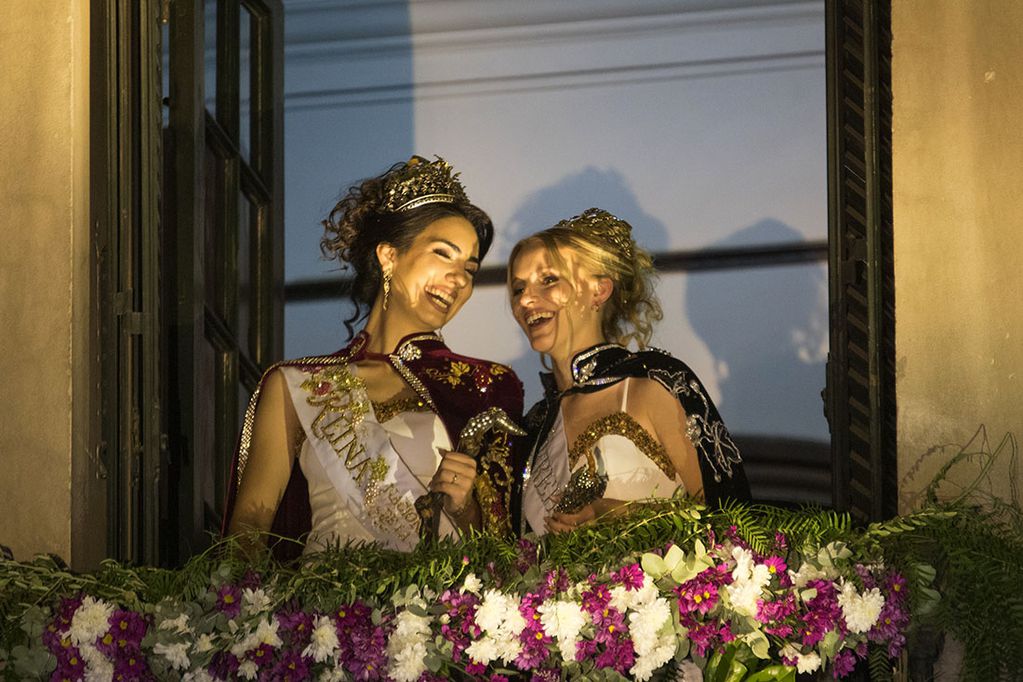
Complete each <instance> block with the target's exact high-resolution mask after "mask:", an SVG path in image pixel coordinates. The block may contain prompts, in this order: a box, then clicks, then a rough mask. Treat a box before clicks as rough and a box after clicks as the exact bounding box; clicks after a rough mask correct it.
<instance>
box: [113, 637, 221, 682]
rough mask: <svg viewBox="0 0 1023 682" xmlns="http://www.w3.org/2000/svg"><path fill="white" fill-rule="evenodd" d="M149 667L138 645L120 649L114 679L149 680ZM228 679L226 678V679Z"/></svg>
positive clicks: (115, 662) (115, 661) (115, 663)
mask: <svg viewBox="0 0 1023 682" xmlns="http://www.w3.org/2000/svg"><path fill="white" fill-rule="evenodd" d="M149 678H150V674H149V665H148V664H147V663H146V655H145V654H144V653H142V650H141V649H140V648H138V646H136V645H129V646H127V647H125V648H124V649H119V650H118V652H117V656H116V657H115V658H114V679H115V680H143V679H149ZM225 679H226V678H225Z"/></svg>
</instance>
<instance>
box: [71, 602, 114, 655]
mask: <svg viewBox="0 0 1023 682" xmlns="http://www.w3.org/2000/svg"><path fill="white" fill-rule="evenodd" d="M113 614H114V607H113V606H112V605H111V604H107V603H106V602H105V601H103V600H97V599H93V598H92V597H85V598H84V599H83V600H82V603H81V605H80V606H79V607H78V609H77V610H76V611H75V615H73V616H72V617H71V627H70V629H68V639H70V640H71V643H72V644H74V645H75V646H82V645H83V644H89V645H92V644H95V643H96V640H97V639H99V638H100V637H102V636H103V635H104V634H106V632H107V630H109V629H110V616H112V615H113Z"/></svg>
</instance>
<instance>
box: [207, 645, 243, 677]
mask: <svg viewBox="0 0 1023 682" xmlns="http://www.w3.org/2000/svg"><path fill="white" fill-rule="evenodd" d="M239 665H240V662H239V661H238V657H237V656H235V655H234V654H232V653H230V652H228V651H218V652H217V653H215V654H213V660H212V661H211V662H210V665H209V667H208V668H207V669H206V672H208V673H209V674H210V676H211V677H213V678H214V679H217V680H233V679H234V678H235V673H237V672H238V666H239Z"/></svg>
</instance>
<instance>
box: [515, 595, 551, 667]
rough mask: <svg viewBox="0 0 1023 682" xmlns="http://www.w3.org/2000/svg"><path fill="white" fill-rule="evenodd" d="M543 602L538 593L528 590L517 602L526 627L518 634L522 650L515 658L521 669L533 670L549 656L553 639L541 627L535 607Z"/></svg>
mask: <svg viewBox="0 0 1023 682" xmlns="http://www.w3.org/2000/svg"><path fill="white" fill-rule="evenodd" d="M542 603H543V598H542V597H541V596H540V594H539V593H536V592H528V593H526V594H525V595H524V596H523V597H522V601H521V602H519V613H520V614H522V618H523V619H525V621H526V627H524V628H522V632H521V633H520V634H519V641H520V642H521V643H522V651H520V652H519V655H518V656H517V657H516V658H515V665H516V666H518V667H519V669H521V670H533V669H535V668H538V667H540V665H541V664H542V663H543V662H544V661H546V660H547V659H548V657H550V653H551V652H550V649H549V648H548V647H549V645H550V644H551V643H552V642H553V639H552V638H551V637H550V635H548V634H547V633H546V632H545V631H544V629H543V623H541V622H540V614H539V613H538V612H537V608H538V607H539V606H540V604H542Z"/></svg>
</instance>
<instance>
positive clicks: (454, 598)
mask: <svg viewBox="0 0 1023 682" xmlns="http://www.w3.org/2000/svg"><path fill="white" fill-rule="evenodd" d="M440 603H441V604H442V605H443V606H444V607H445V609H446V610H445V612H444V615H446V616H447V617H448V622H446V623H444V624H442V625H441V628H440V629H441V636H443V637H444V639H446V640H448V641H449V642H451V644H452V646H453V647H454V648H453V649H452V652H451V660H453V661H455V662H456V663H458V662H460V661H461V660H462V652H464V651H465V649H466V647H468V646H469V645H470V644H472V641H473V640H474V639H477V638H478V637H480V635H482V634H483V630H482V629H481V628H480V627H479V626H478V625H477V624H476V610H477V608H479V604H480V599H479V597H477V596H476V595H475V594H473V593H472V592H459V591H457V590H445V591H444V593H443V594H441V596H440Z"/></svg>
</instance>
